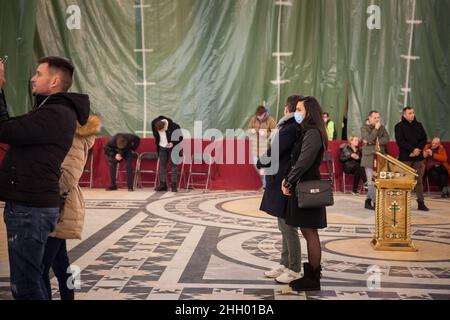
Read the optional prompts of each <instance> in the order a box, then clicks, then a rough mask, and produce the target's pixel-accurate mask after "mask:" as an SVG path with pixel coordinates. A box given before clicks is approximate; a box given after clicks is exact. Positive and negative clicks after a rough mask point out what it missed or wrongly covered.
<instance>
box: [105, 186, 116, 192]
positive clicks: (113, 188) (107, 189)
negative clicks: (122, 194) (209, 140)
mask: <svg viewBox="0 0 450 320" xmlns="http://www.w3.org/2000/svg"><path fill="white" fill-rule="evenodd" d="M114 190H117V186H109V187H108V188H106V191H114Z"/></svg>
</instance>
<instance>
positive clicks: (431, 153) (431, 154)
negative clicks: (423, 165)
mask: <svg viewBox="0 0 450 320" xmlns="http://www.w3.org/2000/svg"><path fill="white" fill-rule="evenodd" d="M431 156H433V151H431V149H428V150H427V151H424V152H423V157H424V158H428V157H431Z"/></svg>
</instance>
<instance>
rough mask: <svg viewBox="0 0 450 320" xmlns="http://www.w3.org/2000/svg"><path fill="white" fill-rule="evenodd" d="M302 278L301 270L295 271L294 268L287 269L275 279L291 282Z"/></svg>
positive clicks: (281, 281)
mask: <svg viewBox="0 0 450 320" xmlns="http://www.w3.org/2000/svg"><path fill="white" fill-rule="evenodd" d="M297 279H300V272H294V271H292V270H289V269H286V270H285V271H284V272H283V274H282V275H281V276H279V277H277V278H276V279H275V281H276V282H278V283H285V284H288V283H291V282H292V281H294V280H297Z"/></svg>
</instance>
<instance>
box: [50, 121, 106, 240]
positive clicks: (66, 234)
mask: <svg viewBox="0 0 450 320" xmlns="http://www.w3.org/2000/svg"><path fill="white" fill-rule="evenodd" d="M101 125H102V123H101V119H100V117H98V116H95V115H91V116H89V119H88V123H87V124H86V125H84V126H82V127H81V126H78V127H77V129H76V133H75V137H74V138H73V143H72V147H71V148H70V150H69V153H68V154H67V156H66V158H65V159H64V161H63V163H62V165H61V178H60V179H59V188H60V193H61V195H63V194H64V193H67V194H68V195H67V198H66V200H65V204H64V206H63V207H62V209H61V212H60V216H59V221H58V224H57V226H56V228H55V231H54V232H53V233H51V234H50V237H57V238H60V239H81V233H82V231H83V224H84V216H85V204H84V197H83V193H82V192H81V188H80V187H79V185H78V182H79V180H80V178H81V175H82V174H83V171H84V166H85V164H86V160H87V158H88V153H89V149H91V148H92V146H93V145H94V143H95V136H96V135H97V134H98V133H99V132H100V129H101Z"/></svg>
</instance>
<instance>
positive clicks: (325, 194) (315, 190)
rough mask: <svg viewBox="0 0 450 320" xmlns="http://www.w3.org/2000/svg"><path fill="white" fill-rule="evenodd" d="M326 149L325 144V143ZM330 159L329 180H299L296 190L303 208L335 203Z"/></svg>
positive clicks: (326, 205)
mask: <svg viewBox="0 0 450 320" xmlns="http://www.w3.org/2000/svg"><path fill="white" fill-rule="evenodd" d="M324 150H326V148H325V144H324ZM329 162H330V159H327V167H328V172H329V176H330V177H332V178H331V179H328V180H309V181H299V182H298V183H297V187H296V188H295V192H296V194H297V202H298V207H299V208H301V209H313V208H323V207H329V206H332V205H333V204H334V198H333V178H334V177H333V175H332V174H331V171H330V165H329Z"/></svg>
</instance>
